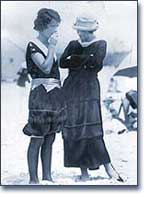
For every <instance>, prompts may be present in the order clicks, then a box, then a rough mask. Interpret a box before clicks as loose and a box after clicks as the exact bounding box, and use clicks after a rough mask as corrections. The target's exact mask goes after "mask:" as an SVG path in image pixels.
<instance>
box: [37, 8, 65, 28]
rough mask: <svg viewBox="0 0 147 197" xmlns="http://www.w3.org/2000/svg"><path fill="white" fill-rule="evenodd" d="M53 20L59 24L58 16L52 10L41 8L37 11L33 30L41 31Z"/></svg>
mask: <svg viewBox="0 0 147 197" xmlns="http://www.w3.org/2000/svg"><path fill="white" fill-rule="evenodd" d="M52 19H54V20H56V21H57V22H59V23H60V22H61V18H60V15H59V14H58V12H56V11H55V10H53V9H48V8H42V9H41V10H39V11H38V14H37V18H36V19H35V21H34V29H35V30H37V31H42V30H44V29H45V28H47V25H48V24H49V23H50V22H51V20H52Z"/></svg>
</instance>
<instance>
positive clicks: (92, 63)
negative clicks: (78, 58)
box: [84, 40, 107, 72]
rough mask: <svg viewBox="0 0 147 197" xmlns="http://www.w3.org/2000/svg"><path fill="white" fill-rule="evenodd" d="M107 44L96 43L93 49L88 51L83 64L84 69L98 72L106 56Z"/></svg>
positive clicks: (103, 42) (102, 41) (104, 42)
mask: <svg viewBox="0 0 147 197" xmlns="http://www.w3.org/2000/svg"><path fill="white" fill-rule="evenodd" d="M106 48H107V43H106V41H104V40H101V41H99V42H97V43H96V44H95V45H94V47H92V48H91V49H90V50H89V54H88V55H87V59H86V60H85V62H84V68H85V69H90V70H96V71H97V72H99V71H100V70H101V69H102V67H103V60H104V58H105V56H106Z"/></svg>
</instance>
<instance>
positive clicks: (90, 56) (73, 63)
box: [60, 40, 107, 72]
mask: <svg viewBox="0 0 147 197" xmlns="http://www.w3.org/2000/svg"><path fill="white" fill-rule="evenodd" d="M106 46H107V43H106V41H104V40H99V41H96V42H93V43H92V44H90V45H89V46H87V47H83V46H81V44H80V43H79V42H78V41H71V42H70V43H69V45H68V46H67V47H66V49H65V51H64V53H63V55H62V56H61V59H60V67H61V68H69V72H70V71H75V70H81V69H85V70H91V71H92V70H93V71H96V72H99V71H100V70H101V69H102V67H103V59H104V57H105V55H106Z"/></svg>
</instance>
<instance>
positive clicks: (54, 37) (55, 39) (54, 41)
mask: <svg viewBox="0 0 147 197" xmlns="http://www.w3.org/2000/svg"><path fill="white" fill-rule="evenodd" d="M48 42H49V47H55V46H56V44H57V42H58V33H54V34H53V35H52V36H51V37H50V38H49V40H48Z"/></svg>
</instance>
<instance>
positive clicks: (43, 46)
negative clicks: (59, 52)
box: [31, 38, 57, 60]
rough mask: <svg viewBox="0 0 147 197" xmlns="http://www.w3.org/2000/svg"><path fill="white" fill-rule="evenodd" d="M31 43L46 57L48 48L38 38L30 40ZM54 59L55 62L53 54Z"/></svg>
mask: <svg viewBox="0 0 147 197" xmlns="http://www.w3.org/2000/svg"><path fill="white" fill-rule="evenodd" d="M31 42H33V43H34V44H36V45H37V46H38V47H39V48H40V49H41V51H42V52H43V53H44V54H45V55H46V56H47V53H48V48H47V47H46V46H45V45H44V44H43V43H42V42H41V41H40V40H39V39H38V38H34V39H33V40H31ZM54 58H55V60H57V56H56V54H54Z"/></svg>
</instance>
